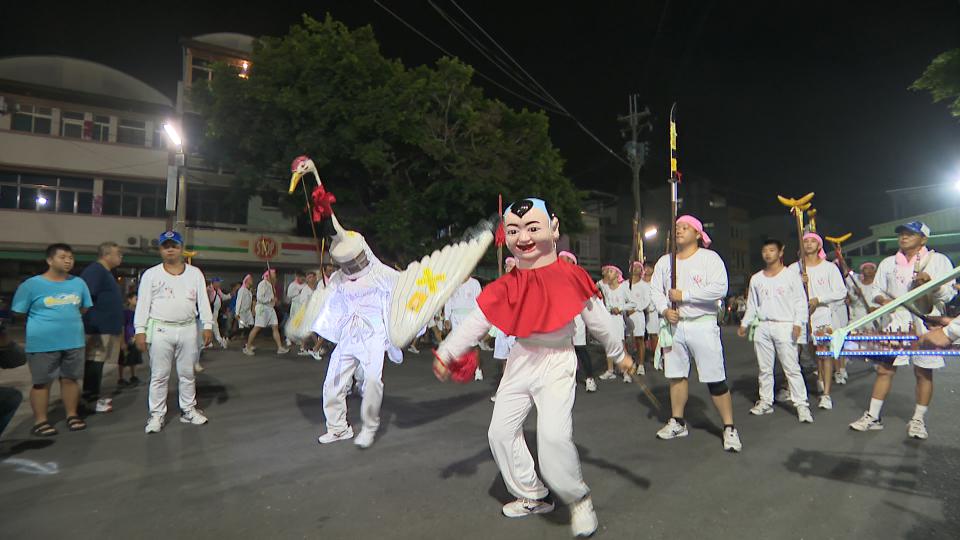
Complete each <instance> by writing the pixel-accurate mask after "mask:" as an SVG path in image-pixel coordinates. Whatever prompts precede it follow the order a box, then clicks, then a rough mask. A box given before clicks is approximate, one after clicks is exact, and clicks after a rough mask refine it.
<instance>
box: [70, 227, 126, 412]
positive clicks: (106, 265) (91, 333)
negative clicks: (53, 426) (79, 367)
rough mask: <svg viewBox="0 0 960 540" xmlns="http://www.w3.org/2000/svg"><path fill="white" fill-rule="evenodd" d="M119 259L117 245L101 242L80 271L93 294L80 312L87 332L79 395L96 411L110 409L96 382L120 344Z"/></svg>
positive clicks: (114, 356) (121, 314)
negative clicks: (89, 305) (115, 272)
mask: <svg viewBox="0 0 960 540" xmlns="http://www.w3.org/2000/svg"><path fill="white" fill-rule="evenodd" d="M122 262H123V253H122V252H121V251H120V246H118V245H117V244H116V243H115V242H104V243H102V244H100V246H99V248H97V261H96V262H95V263H93V264H91V265H89V266H87V267H86V268H84V269H83V272H82V273H81V274H80V277H81V278H82V279H83V281H85V282H86V283H87V288H88V289H90V296H91V298H93V307H92V308H91V309H90V310H89V311H87V313H85V314H84V316H83V329H84V332H85V333H86V335H87V349H86V362H84V376H83V397H84V399H85V400H86V401H87V402H88V403H91V404H92V403H93V402H96V404H95V410H96V412H110V411H112V410H113V400H112V399H110V398H101V397H100V385H101V382H102V380H103V366H104V364H105V363H107V362H109V363H112V364H117V360H118V359H119V357H120V349H121V348H123V297H122V296H121V294H120V286H119V285H118V284H117V279H116V278H115V277H114V276H113V270H114V269H115V268H116V267H118V266H120V263H122Z"/></svg>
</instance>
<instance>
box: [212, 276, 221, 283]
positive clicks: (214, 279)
mask: <svg viewBox="0 0 960 540" xmlns="http://www.w3.org/2000/svg"><path fill="white" fill-rule="evenodd" d="M222 282H223V278H219V277H214V278H210V283H222Z"/></svg>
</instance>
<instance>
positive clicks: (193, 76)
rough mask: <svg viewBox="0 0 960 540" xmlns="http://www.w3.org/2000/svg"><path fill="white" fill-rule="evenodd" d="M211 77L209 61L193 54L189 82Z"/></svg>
mask: <svg viewBox="0 0 960 540" xmlns="http://www.w3.org/2000/svg"><path fill="white" fill-rule="evenodd" d="M212 78H213V68H212V67H211V65H210V61H209V60H207V59H206V58H197V57H196V56H194V57H193V62H192V65H191V66H190V84H196V83H198V82H204V81H209V80H210V79H212Z"/></svg>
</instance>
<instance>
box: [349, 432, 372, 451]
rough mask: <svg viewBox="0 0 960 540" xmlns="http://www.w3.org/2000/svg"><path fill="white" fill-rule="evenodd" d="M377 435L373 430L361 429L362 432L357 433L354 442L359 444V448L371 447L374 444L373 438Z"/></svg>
mask: <svg viewBox="0 0 960 540" xmlns="http://www.w3.org/2000/svg"><path fill="white" fill-rule="evenodd" d="M375 435H376V433H374V432H373V431H369V430H366V429H361V430H360V434H359V435H357V438H356V439H354V440H353V444H355V445H357V447H359V448H370V446H371V445H372V444H373V438H374V436H375Z"/></svg>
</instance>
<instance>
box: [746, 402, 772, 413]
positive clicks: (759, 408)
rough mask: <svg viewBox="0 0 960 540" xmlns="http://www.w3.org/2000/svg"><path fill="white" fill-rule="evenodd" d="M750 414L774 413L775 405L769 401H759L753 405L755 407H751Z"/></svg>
mask: <svg viewBox="0 0 960 540" xmlns="http://www.w3.org/2000/svg"><path fill="white" fill-rule="evenodd" d="M750 414H753V415H756V416H762V415H764V414H773V405H771V404H769V403H764V402H762V401H758V402H757V403H756V404H755V405H754V406H753V408H752V409H750Z"/></svg>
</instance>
